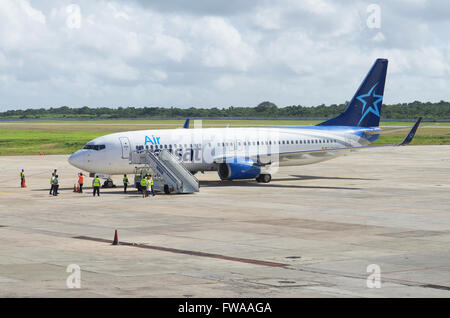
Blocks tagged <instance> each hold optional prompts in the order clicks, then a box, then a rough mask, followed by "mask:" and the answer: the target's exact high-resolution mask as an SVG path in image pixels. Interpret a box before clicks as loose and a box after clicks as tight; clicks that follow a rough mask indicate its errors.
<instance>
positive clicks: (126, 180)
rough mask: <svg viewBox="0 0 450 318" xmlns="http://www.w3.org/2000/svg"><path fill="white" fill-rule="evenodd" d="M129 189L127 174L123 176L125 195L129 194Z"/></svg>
mask: <svg viewBox="0 0 450 318" xmlns="http://www.w3.org/2000/svg"><path fill="white" fill-rule="evenodd" d="M127 187H128V177H127V175H126V174H124V175H123V193H127Z"/></svg>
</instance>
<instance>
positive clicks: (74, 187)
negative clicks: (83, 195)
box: [73, 183, 77, 192]
mask: <svg viewBox="0 0 450 318" xmlns="http://www.w3.org/2000/svg"><path fill="white" fill-rule="evenodd" d="M73 192H77V185H76V184H75V183H74V184H73Z"/></svg>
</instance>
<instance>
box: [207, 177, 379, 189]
mask: <svg viewBox="0 0 450 318" xmlns="http://www.w3.org/2000/svg"><path fill="white" fill-rule="evenodd" d="M291 176H292V177H293V178H273V179H272V182H273V181H275V182H276V181H296V180H314V179H335V180H376V179H362V178H340V177H316V176H300V175H291ZM272 182H270V183H259V182H256V181H255V180H233V181H200V187H229V186H245V187H272V188H292V189H331V190H360V189H361V188H356V187H331V186H313V185H309V186H306V185H304V186H302V185H290V184H275V183H272Z"/></svg>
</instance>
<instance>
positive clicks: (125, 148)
mask: <svg viewBox="0 0 450 318" xmlns="http://www.w3.org/2000/svg"><path fill="white" fill-rule="evenodd" d="M119 140H120V144H121V145H122V159H128V158H130V140H129V139H128V137H120V138H119Z"/></svg>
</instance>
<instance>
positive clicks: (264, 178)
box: [260, 174, 272, 183]
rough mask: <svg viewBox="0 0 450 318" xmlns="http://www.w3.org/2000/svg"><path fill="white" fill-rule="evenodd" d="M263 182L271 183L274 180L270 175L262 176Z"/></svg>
mask: <svg viewBox="0 0 450 318" xmlns="http://www.w3.org/2000/svg"><path fill="white" fill-rule="evenodd" d="M260 178H261V182H263V183H269V182H270V180H272V176H271V175H270V174H262V175H260Z"/></svg>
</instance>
